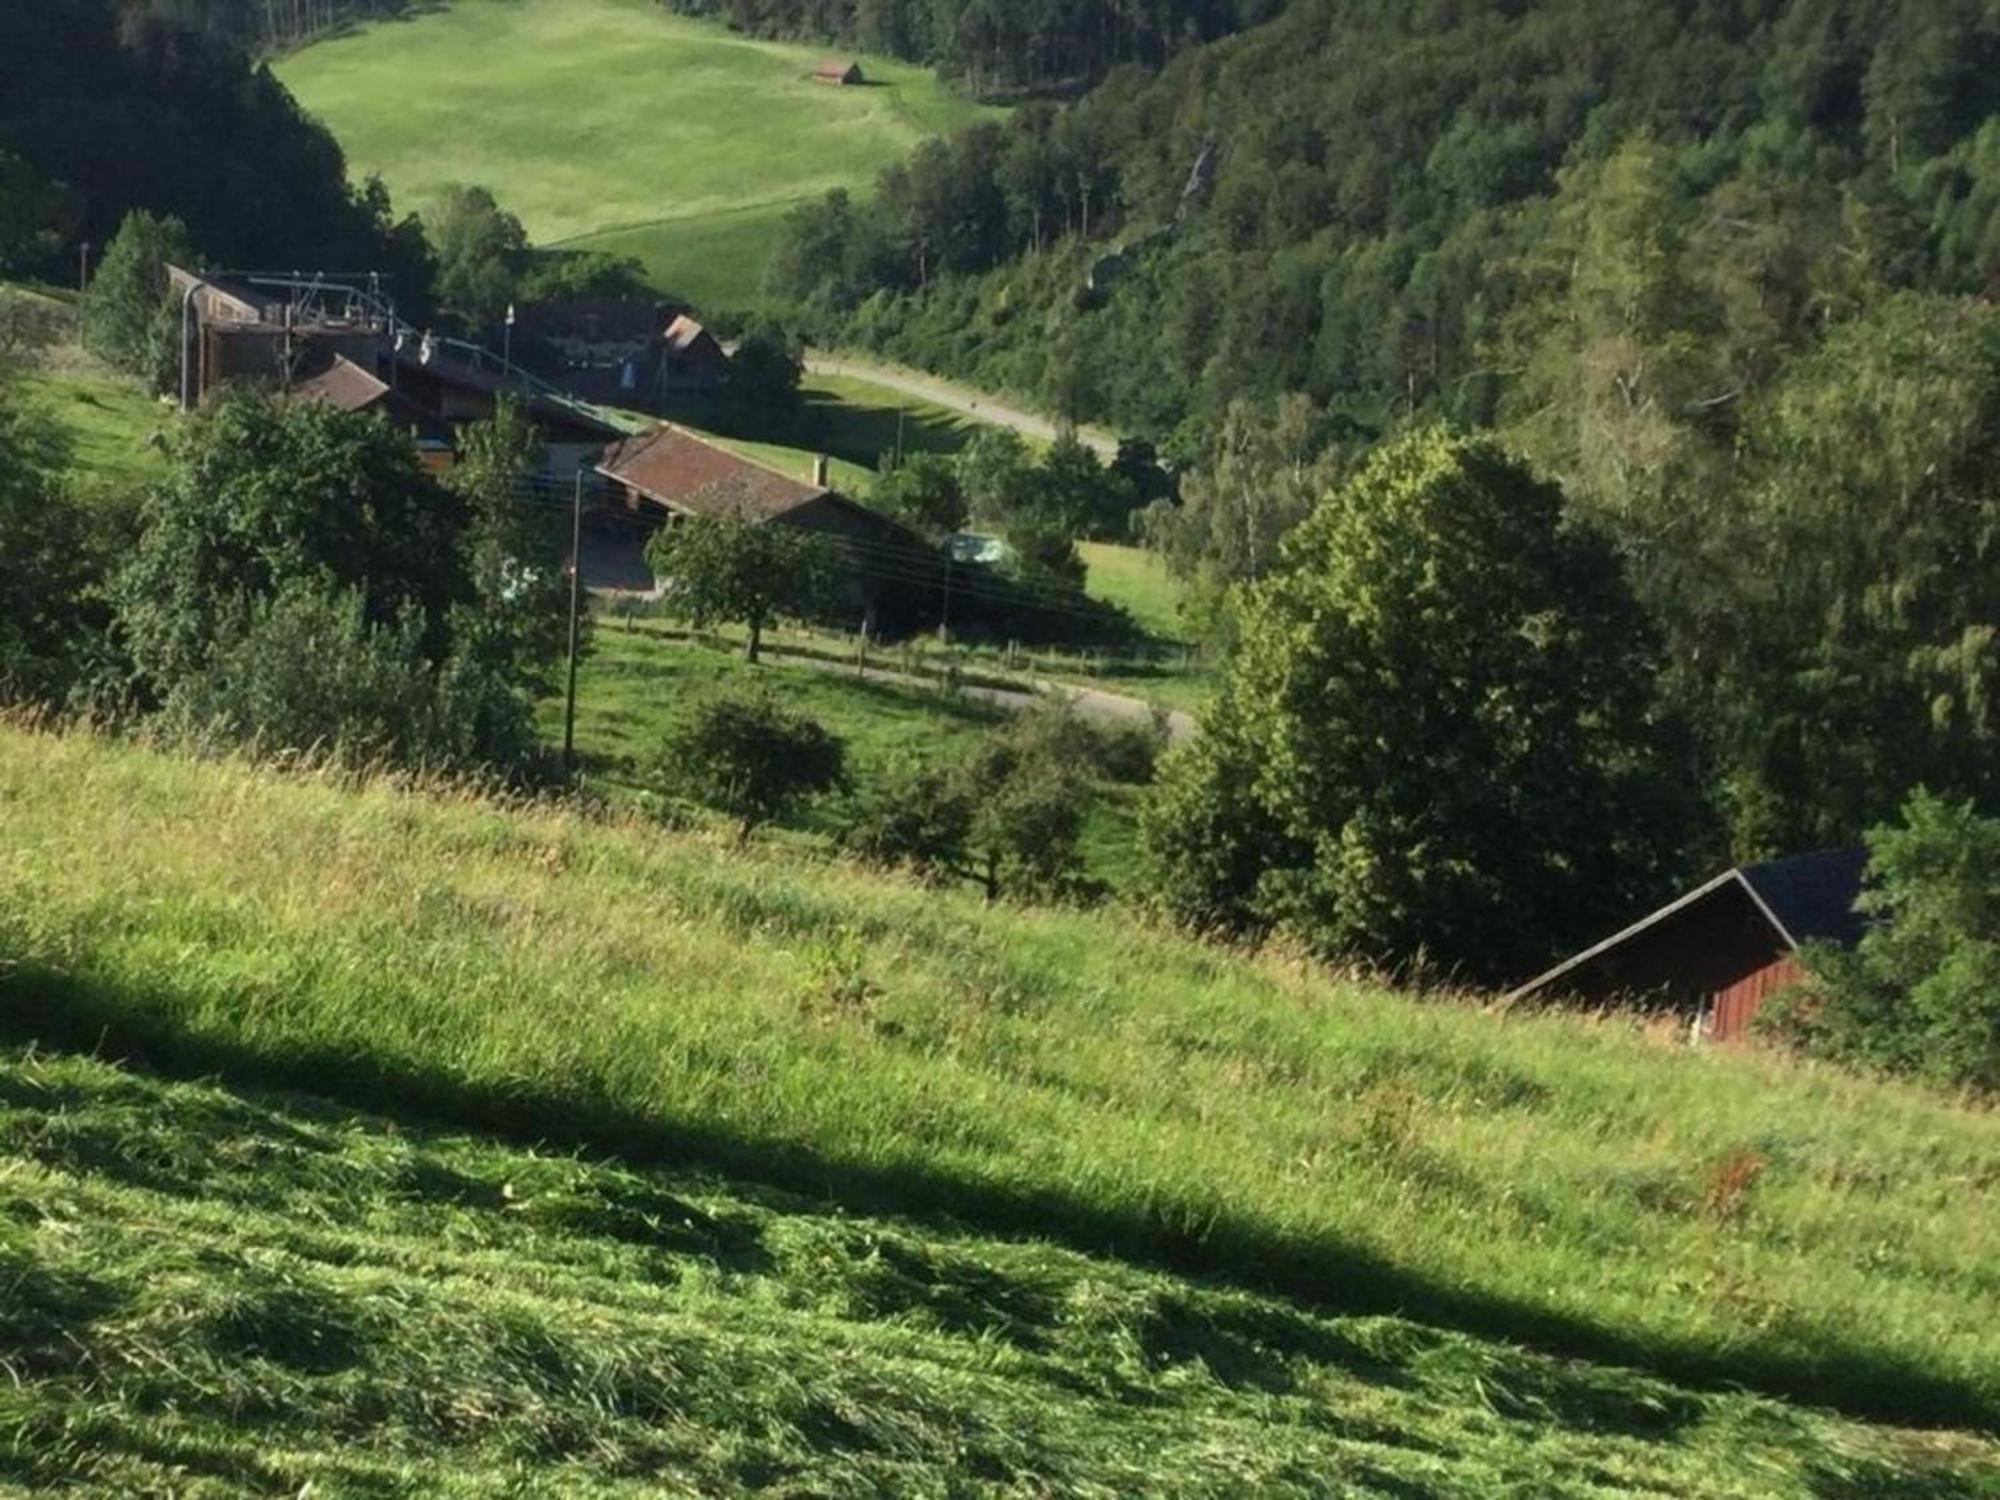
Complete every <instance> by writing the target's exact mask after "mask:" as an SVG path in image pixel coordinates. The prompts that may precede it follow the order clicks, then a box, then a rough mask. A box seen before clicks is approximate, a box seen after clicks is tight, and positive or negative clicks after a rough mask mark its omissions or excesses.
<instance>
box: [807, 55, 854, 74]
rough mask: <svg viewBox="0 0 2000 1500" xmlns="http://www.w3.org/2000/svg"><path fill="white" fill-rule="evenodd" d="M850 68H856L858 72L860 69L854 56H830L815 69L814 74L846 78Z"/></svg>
mask: <svg viewBox="0 0 2000 1500" xmlns="http://www.w3.org/2000/svg"><path fill="white" fill-rule="evenodd" d="M850 68H853V69H855V70H856V71H857V72H858V71H859V65H858V64H857V63H855V61H854V60H853V59H852V58H847V57H828V58H824V59H822V60H821V62H820V65H819V66H818V67H816V68H814V69H813V76H814V77H816V78H845V77H846V76H847V71H848V69H850Z"/></svg>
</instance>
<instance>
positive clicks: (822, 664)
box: [764, 644, 1198, 741]
mask: <svg viewBox="0 0 2000 1500" xmlns="http://www.w3.org/2000/svg"><path fill="white" fill-rule="evenodd" d="M764 654H765V655H766V656H768V657H770V658H772V659H773V660H782V661H784V662H787V663H789V664H790V665H793V666H800V667H814V668H817V669H818V670H820V671H823V672H837V673H839V674H840V675H842V676H844V677H858V678H860V679H862V680H863V681H866V682H884V683H890V684H893V685H895V686H898V687H912V688H920V689H923V690H925V691H927V692H935V691H937V687H938V683H937V679H936V678H934V677H926V676H920V675H918V674H917V673H914V672H898V671H896V670H895V669H894V668H892V667H866V668H862V667H856V666H852V665H849V664H848V663H846V662H838V661H829V660H828V659H827V658H825V657H823V656H814V655H812V654H810V653H807V652H797V651H788V650H786V649H785V648H784V647H783V646H780V645H773V644H767V645H766V646H765V647H764ZM959 692H961V693H963V694H964V695H965V696H966V697H968V698H970V699H972V700H974V701H975V702H978V703H991V704H992V705H994V706H995V707H996V708H1004V709H1007V710H1009V711H1010V712H1013V713H1020V712H1022V711H1023V710H1024V709H1030V708H1033V707H1034V706H1035V705H1036V704H1037V703H1040V702H1041V701H1042V700H1043V698H1044V697H1046V696H1049V695H1053V694H1057V693H1060V694H1062V695H1063V696H1065V697H1067V698H1068V699H1069V700H1070V702H1071V703H1072V704H1074V705H1075V707H1076V711H1077V712H1078V713H1080V714H1082V715H1083V716H1084V717H1085V718H1086V719H1094V720H1096V721H1097V722H1098V723H1100V724H1150V723H1152V722H1153V705H1152V704H1150V703H1148V702H1146V701H1145V700H1144V699H1142V698H1128V697H1126V696H1125V694H1123V693H1107V692H1105V691H1104V690H1103V689H1101V688H1091V687H1081V686H1079V685H1077V684H1076V683H1073V682H1056V681H1053V680H1051V679H1048V678H1036V679H1035V681H1034V682H1033V684H1032V685H1030V686H1026V687H1018V688H1011V687H993V686H989V685H987V684H985V683H970V682H968V683H965V684H963V685H962V686H961V687H960V688H959ZM1197 727H1198V725H1197V722H1196V720H1195V716H1194V715H1193V714H1191V713H1188V712H1186V711H1185V710H1183V709H1178V708H1175V709H1169V710H1168V712H1167V738H1168V739H1170V740H1174V741H1180V740H1184V739H1188V738H1191V737H1192V736H1193V735H1194V733H1195V731H1196V729H1197Z"/></svg>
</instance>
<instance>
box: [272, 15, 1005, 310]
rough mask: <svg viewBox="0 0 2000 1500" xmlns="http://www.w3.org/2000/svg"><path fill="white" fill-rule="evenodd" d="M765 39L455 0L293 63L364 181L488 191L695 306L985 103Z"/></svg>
mask: <svg viewBox="0 0 2000 1500" xmlns="http://www.w3.org/2000/svg"><path fill="white" fill-rule="evenodd" d="M824 55H825V54H824V50H823V49H819V48H812V47H803V46H793V45H786V44H781V43H776V42H761V41H752V40H749V39H747V38H744V37H741V36H736V35H733V34H731V33H730V32H728V31H727V30H725V29H724V28H723V27H721V26H719V25H716V24H713V23H705V22H698V21H693V20H688V19H686V18H683V17H677V16H674V15H671V14H669V13H668V12H667V11H666V10H665V8H663V7H662V6H660V5H658V4H656V3H654V0H453V3H451V4H449V5H446V6H442V7H438V8H435V9H431V10H426V11H423V12H420V13H418V14H416V15H415V16H413V17H412V18H410V19H407V20H401V21H391V22H382V23H379V24H375V25H370V26H365V27H362V28H360V29H358V30H356V31H354V32H351V33H349V34H346V35H343V36H338V37H335V38H332V39H330V40H328V41H323V42H319V43H316V44H315V45H313V46H311V47H307V48H305V49H304V50H302V51H300V52H298V53H295V54H293V55H292V56H289V57H286V58H284V59H282V60H280V61H279V63H278V64H277V70H278V74H279V77H280V78H282V79H283V81H284V83H285V85H286V86H287V87H288V88H289V89H291V91H292V92H293V93H294V94H295V95H297V96H298V98H299V100H300V102H301V103H302V104H303V105H304V106H305V107H306V108H307V109H308V110H310V111H311V112H312V113H314V114H315V115H317V116H319V117H320V118H321V119H322V120H324V121H325V122H326V123H327V125H328V126H329V127H331V128H332V130H333V132H334V134H335V135H336V136H337V137H338V139H339V140H340V143H341V145H342V147H343V148H344V150H345V151H346V153H347V157H348V162H349V166H350V169H351V170H352V171H353V173H354V174H355V175H356V176H357V177H359V176H365V175H368V174H371V173H374V174H379V175H380V176H381V177H382V179H383V181H385V182H386V183H387V184H388V185H389V187H390V189H391V191H392V192H393V193H394V194H395V197H396V201H397V202H398V203H399V204H401V205H403V206H405V207H414V208H417V209H422V208H423V207H424V206H425V205H426V204H428V203H429V202H431V201H432V200H434V199H435V198H436V197H437V196H438V194H439V193H440V192H442V191H443V189H445V188H446V187H448V186H449V185H451V184H454V183H478V184H482V185H484V186H486V187H489V188H491V189H492V190H493V191H494V193H495V194H496V195H497V196H498V197H499V199H500V201H501V202H502V203H503V204H504V205H505V206H506V207H507V208H509V209H510V210H512V211H513V212H514V213H516V214H518V215H520V217H521V219H522V222H523V223H524V224H525V225H526V226H527V228H528V232H529V234H530V235H531V237H532V238H533V239H534V241H535V243H537V244H539V245H546V246H557V245H559V246H562V247H564V248H570V249H598V250H607V251H612V252H615V253H618V254H621V255H630V256H634V257H636V258H637V259H639V260H640V261H641V262H642V263H643V264H644V265H645V267H646V269H647V272H648V274H649V275H650V276H651V277H652V278H653V280H654V281H655V283H656V284H657V285H658V286H659V287H660V289H661V290H662V291H665V292H669V293H672V294H674V295H677V296H681V297H686V298H689V299H691V300H693V301H694V302H695V303H696V304H697V305H698V306H703V307H709V308H715V307H745V306H748V305H750V304H752V303H754V302H755V301H756V300H757V298H758V296H759V294H760V289H761V284H762V277H763V270H764V262H765V259H766V257H767V255H768V252H769V249H770V246H771V243H772V240H773V239H774V237H775V235H776V232H777V228H778V224H779V221H780V220H781V219H782V217H783V215H784V213H785V211H786V210H787V209H789V208H790V207H792V206H793V205H795V204H797V203H799V202H801V201H803V200H805V199H808V198H812V197H816V196H818V195H819V194H821V193H824V192H825V191H826V190H827V189H829V188H834V187H845V188H849V189H851V190H854V191H855V192H857V193H859V192H865V191H866V190H867V189H868V188H869V187H870V185H871V184H872V182H873V180H874V177H875V173H876V172H877V171H878V170H880V169H881V168H882V167H884V166H886V165H888V164H889V163H890V162H893V161H897V160H900V159H901V158H902V157H903V156H905V155H906V154H907V153H908V151H909V149H910V147H911V146H912V145H914V144H915V143H916V142H917V141H919V140H921V139H923V138H924V137H925V136H927V135H933V134H936V133H938V132H940V131H943V130H946V129H949V128H950V127H951V126H952V125H954V124H956V123H958V122H959V121H961V120H964V119H968V118H970V117H971V116H972V115H974V114H975V113H976V112H977V109H978V107H977V106H975V105H972V104H970V103H969V102H966V101H964V100H961V99H959V98H958V97H957V96H955V95H953V94H952V93H950V92H949V91H948V90H947V89H945V87H944V86H943V85H942V84H940V83H939V82H938V81H937V80H936V79H935V78H933V77H932V76H931V75H930V74H929V73H928V72H926V71H925V70H924V69H921V68H916V67H912V66H910V65H908V64H905V63H897V62H894V61H891V60H888V59H883V58H874V57H863V58H862V59H861V63H862V67H863V69H864V71H865V72H866V74H867V76H868V79H869V80H870V81H869V82H868V83H867V84H865V85H863V86H860V87H853V88H831V87H828V86H826V85H824V84H817V83H814V82H813V81H812V79H811V77H810V74H811V72H812V68H813V66H814V64H815V63H816V62H818V61H819V59H820V58H821V57H822V56H824Z"/></svg>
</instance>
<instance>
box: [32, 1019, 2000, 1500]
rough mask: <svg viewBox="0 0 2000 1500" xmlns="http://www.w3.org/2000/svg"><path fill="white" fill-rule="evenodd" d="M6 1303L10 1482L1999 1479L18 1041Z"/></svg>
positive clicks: (1385, 1486)
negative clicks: (26, 1047)
mask: <svg viewBox="0 0 2000 1500" xmlns="http://www.w3.org/2000/svg"><path fill="white" fill-rule="evenodd" d="M0 1288H4V1292H5V1295H4V1296H0V1359H4V1361H5V1369H6V1374H7V1376H9V1377H10V1378H9V1379H7V1380H4V1381H0V1488H4V1487H8V1486H11V1485H14V1484H18V1485H22V1486H24V1487H27V1488H29V1489H32V1490H36V1491H59V1492H60V1493H62V1494H66V1495H81V1496H104V1497H117V1500H124V1497H127V1496H131V1495H142V1494H146V1495H151V1494H160V1495H166V1494H173V1495H189V1496H194V1495H200V1496H207V1497H237V1496H242V1497H259V1500H261V1497H265V1496H271V1495H306V1494H309V1493H310V1494H313V1495H330V1496H368V1495H381V1496H387V1495H399V1496H412V1497H414V1496H423V1497H426V1500H431V1497H466V1500H473V1497H476V1500H486V1497H489V1496H493V1495H498V1494H530V1493H532V1494H535V1495H549V1496H570V1495H574V1496H584V1495H590V1496H603V1495H633V1496H638V1495H660V1494H676V1495H678V1494H690V1495H692V1494H701V1495H732V1494H745V1493H751V1492H759V1493H771V1492H778V1493H784V1494H792V1495H805V1494H811V1495H842V1496H849V1495H869V1494H877V1495H913V1494H962V1495H976V1494H995V1495H999V1494H1011V1495H1020V1494H1061V1495H1078V1496H1105V1497H1110V1496H1121V1495H1128V1494H1134V1493H1141V1492H1143V1493H1147V1494H1158V1495H1169V1494H1189V1495H1192V1494H1202V1495H1213V1494H1220V1493H1225V1492H1226V1493H1256V1494H1259V1495H1271V1496H1285V1495H1293V1496H1306V1495H1324V1494H1329V1493H1387V1494H1453V1495H1463V1494H1498V1493H1507V1494H1533V1495H1536V1496H1603V1495H1607V1494H1610V1493H1633V1492H1650V1493H1656V1494H1657V1493H1670V1494H1675V1495H1692V1494H1702V1495H1741V1496H1751V1495H1756V1496H1770V1495H1797V1496H1801V1497H1804V1496H1821V1497H1825V1496H1853V1497H1859V1496H1862V1495H1881V1494H1905V1495H1914V1494H1919V1493H1921V1494H1924V1495H1927V1496H1941V1497H1949V1496H1953V1495H1972V1494H1976V1493H1978V1492H1979V1490H1980V1488H1981V1487H1982V1486H1984V1485H1988V1484H1990V1483H1991V1482H1993V1480H1994V1477H1995V1475H1996V1473H2000V1453H1997V1452H1996V1448H1995V1445H1994V1444H1992V1443H1991V1442H1988V1441H1982V1440H1979V1439H1976V1438H1965V1437H1958V1436H1954V1435H1950V1434H1933V1433H1913V1432H1907V1431H1899V1430H1895V1429H1878V1428H1870V1427H1866V1426H1862V1425H1860V1424H1857V1423H1853V1422H1848V1421H1842V1420H1839V1419H1836V1418H1832V1417H1829V1416H1826V1415H1823V1414H1819V1413H1814V1412H1809V1411H1801V1410H1796V1409H1791V1408H1787V1407H1783V1406H1780V1405H1777V1404H1775V1403H1772V1402H1769V1401H1764V1400H1759V1399H1757V1398H1754V1397H1750V1396H1744V1395H1734V1394H1712V1393H1701V1392H1695V1391H1690V1390H1687V1389H1685V1388H1682V1387H1677V1386H1674V1385H1671V1384H1668V1383H1666V1382H1662V1381H1659V1380H1655V1379H1650V1378H1648V1377H1646V1376H1643V1375H1640V1374H1637V1373H1635V1372H1633V1371H1630V1370H1625V1369H1619V1368H1615V1367H1604V1366H1592V1365H1584V1364H1579V1363H1577V1362H1575V1361H1568V1360H1556V1359H1550V1358H1547V1357H1545V1356H1538V1355H1535V1354H1531V1353H1528V1352H1526V1351H1523V1350H1521V1349H1518V1348H1515V1347H1513V1346H1511V1345H1508V1344H1505V1343H1500V1342H1493V1341H1487V1340H1481V1339H1476V1338H1471V1337H1468V1336H1466V1335H1462V1334H1454V1333H1450V1332H1446V1331H1442V1330H1438V1329H1434V1328H1428V1327H1425V1326H1422V1325H1420V1324H1416V1323H1412V1322H1409V1321H1407V1320H1404V1319H1399V1318H1392V1317H1341V1316H1333V1317H1329V1316H1321V1315H1316V1314H1313V1313H1310V1312H1306V1311H1303V1310H1301V1309H1299V1308H1297V1307H1295V1306H1293V1305H1291V1304H1290V1303H1287V1302H1285V1301H1283V1300H1281V1299H1277V1298H1273V1297H1268V1296H1258V1295H1253V1294H1247V1293H1242V1292H1237V1291H1232V1290H1229V1289H1226V1288H1223V1287H1219V1286H1214V1285H1206V1284H1203V1283H1201V1282H1197V1281H1189V1280H1187V1279H1184V1278H1180V1277H1175V1276H1170V1275H1163V1274H1159V1273H1154V1272H1148V1271H1145V1270H1142V1269H1138V1268H1134V1267H1131V1266H1127V1265H1122V1264H1119V1263H1117V1262H1113V1261H1107V1260H1104V1259H1101V1258H1093V1257H1088V1256H1084V1255H1080V1254H1078V1253H1076V1252H1075V1251H1072V1250H1068V1249H1064V1248H1062V1247H1060V1246H1056V1245H1052V1244H1049V1243H1046V1242H1043V1241H1038V1240H1034V1239H1014V1238H1008V1239H1001V1238H996V1237H993V1236H987V1235H980V1234H977V1233H975V1232H972V1231H969V1230H965V1229H961V1228H946V1227H939V1226H936V1225H932V1224H919V1223H910V1222H905V1221H898V1220H893V1219H881V1218H870V1217H862V1216H856V1215H852V1214H848V1213H844V1212H842V1211H840V1210H839V1209H838V1208H837V1207H835V1206H833V1205H829V1204H826V1203H823V1202H818V1201H814V1200H809V1199H801V1198H796V1197H791V1196H788V1195H784V1194H779V1193H773V1192H770V1191H768V1190H760V1189H758V1188H755V1187H752V1186H750V1185H747V1184H745V1183H743V1182H740V1181H735V1180H731V1179H728V1178H722V1177H718V1176H716V1175H714V1174H712V1173H704V1172H699V1171H696V1170H692V1169H689V1168H687V1167H676V1168H673V1169H669V1170H636V1169H633V1168H630V1167H625V1166H621V1165H617V1164H614V1163H609V1162H602V1161H597V1160H592V1159H589V1158H587V1157H583V1156H579V1155H575V1154H572V1153H569V1152H565V1151H561V1150H549V1149H541V1150H530V1149H523V1148H521V1147H518V1146H509V1145H506V1144H504V1143H501V1142H497V1141H494V1140H492V1139H489V1138H483V1137H480V1136H477V1135H469V1134H466V1133H465V1132H462V1131H454V1130H450V1129H445V1128H439V1127H437V1126H434V1125H432V1124H429V1123H427V1122H424V1121H422V1120H420V1119H415V1118H412V1117H410V1116H407V1115H405V1116H403V1117H402V1118H398V1119H393V1120H392V1119H385V1118H380V1117H371V1116H368V1115H362V1114H356V1113H355V1112H353V1111H352V1110H349V1109H345V1108H342V1107H339V1106H337V1105H334V1104H332V1103H329V1102H327V1101H325V1100H324V1099H320V1098H314V1097H309V1096H300V1095H290V1096H285V1095H271V1094H258V1093H254V1092H246V1091H243V1090H239V1089H230V1088H224V1087H218V1086H215V1085H212V1084H203V1085H186V1084H171V1083H165V1082H162V1081H160V1080H159V1079H157V1078H153V1077H149V1076H145V1075H143V1074H140V1073H136V1072H133V1071H131V1070H129V1069H123V1068H118V1067H113V1066H110V1065H108V1064H106V1063H103V1062H98V1061H93V1060H90V1059H86V1058H81V1057H75V1056H62V1055H52V1054H49V1053H47V1052H43V1053H39V1054H37V1053H34V1052H29V1051H23V1050H21V1049H18V1048H17V1049H10V1050H6V1051H0ZM1982 1476H1983V1477H1982Z"/></svg>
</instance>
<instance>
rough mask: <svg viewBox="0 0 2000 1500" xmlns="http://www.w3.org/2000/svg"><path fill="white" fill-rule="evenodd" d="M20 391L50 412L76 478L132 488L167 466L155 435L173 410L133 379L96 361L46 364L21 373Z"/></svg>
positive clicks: (109, 486)
mask: <svg viewBox="0 0 2000 1500" xmlns="http://www.w3.org/2000/svg"><path fill="white" fill-rule="evenodd" d="M19 391H20V394H21V396H22V397H23V398H24V399H25V401H26V402H27V403H28V404H30V405H32V406H33V407H34V408H35V409H36V410H37V411H40V412H45V413H47V414H48V415H49V416H50V417H52V418H54V420H55V423H56V425H57V427H58V428H60V430H61V432H62V435H63V438H64V440H65V441H66V442H67V443H68V444H69V451H70V467H71V471H72V472H73V473H74V474H75V475H76V477H77V479H78V481H79V482H80V483H82V484H84V485H86V486H97V487H101V488H105V489H107V490H121V491H126V492H130V491H133V490H136V489H139V488H141V487H143V486H144V485H146V484H147V483H149V482H151V481H152V480H153V479H156V478H157V477H159V474H160V472H161V470H162V469H163V468H164V467H165V454H164V451H163V450H162V449H161V448H160V446H159V445H158V444H157V443H155V441H154V437H155V435H156V434H160V433H164V432H165V431H166V430H167V429H168V428H169V427H170V426H171V425H172V423H173V422H174V419H175V418H174V413H173V412H172V411H171V410H170V409H169V408H167V407H163V406H162V405H160V403H159V402H157V401H155V400H154V399H153V398H152V397H151V396H149V395H147V394H146V392H145V391H144V390H143V389H141V388H140V386H139V385H138V383H137V382H135V381H132V380H128V379H126V378H125V377H124V376H122V375H118V374H114V373H112V372H111V371H108V370H102V369H98V368H94V367H81V366H79V367H64V368H48V369H38V370H33V371H30V372H29V373H27V374H25V375H23V376H22V377H21V380H20V385H19Z"/></svg>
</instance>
